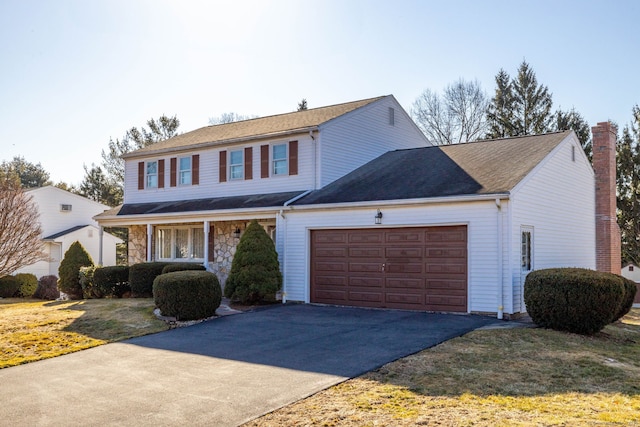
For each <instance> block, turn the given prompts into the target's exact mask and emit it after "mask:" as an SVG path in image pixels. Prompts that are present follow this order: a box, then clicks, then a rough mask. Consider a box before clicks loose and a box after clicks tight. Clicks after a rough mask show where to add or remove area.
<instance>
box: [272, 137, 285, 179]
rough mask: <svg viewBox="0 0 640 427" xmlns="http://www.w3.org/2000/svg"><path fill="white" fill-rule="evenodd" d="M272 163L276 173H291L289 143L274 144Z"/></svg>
mask: <svg viewBox="0 0 640 427" xmlns="http://www.w3.org/2000/svg"><path fill="white" fill-rule="evenodd" d="M272 164H273V174H274V175H287V174H288V173H289V168H288V165H287V144H278V145H274V146H273V151H272Z"/></svg>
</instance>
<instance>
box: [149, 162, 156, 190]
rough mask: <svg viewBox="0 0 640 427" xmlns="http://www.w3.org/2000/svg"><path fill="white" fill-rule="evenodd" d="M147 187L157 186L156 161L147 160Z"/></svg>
mask: <svg viewBox="0 0 640 427" xmlns="http://www.w3.org/2000/svg"><path fill="white" fill-rule="evenodd" d="M146 182H147V188H158V162H147V169H146Z"/></svg>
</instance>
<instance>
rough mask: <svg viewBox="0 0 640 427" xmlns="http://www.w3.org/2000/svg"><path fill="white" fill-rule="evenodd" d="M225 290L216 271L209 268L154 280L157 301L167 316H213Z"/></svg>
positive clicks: (189, 318)
mask: <svg viewBox="0 0 640 427" xmlns="http://www.w3.org/2000/svg"><path fill="white" fill-rule="evenodd" d="M221 299H222V291H221V289H220V282H219V281H218V277H216V275H215V274H213V273H210V272H208V271H195V270H187V271H175V272H173V273H166V274H161V275H159V276H158V277H156V278H155V280H154V281H153V300H154V302H155V304H156V307H158V308H159V309H160V312H161V313H162V315H163V316H172V317H175V318H176V319H177V320H196V319H204V318H207V317H211V316H213V315H214V314H216V309H217V308H218V307H219V306H220V301H221Z"/></svg>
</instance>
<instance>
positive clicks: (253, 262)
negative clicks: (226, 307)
mask: <svg viewBox="0 0 640 427" xmlns="http://www.w3.org/2000/svg"><path fill="white" fill-rule="evenodd" d="M281 286H282V274H281V273H280V264H279V262H278V254H277V253H276V249H275V246H274V244H273V240H271V238H270V237H269V236H268V235H267V233H266V231H264V228H262V226H261V225H260V224H258V221H256V220H255V219H254V220H253V221H251V223H250V224H249V226H248V227H247V229H246V230H245V231H244V234H243V235H242V238H241V239H240V243H238V247H237V248H236V253H235V255H234V257H233V262H232V263H231V272H230V274H229V277H228V278H227V282H226V284H225V288H224V294H225V296H226V297H228V298H231V299H232V300H235V301H240V302H241V303H243V304H252V303H256V302H259V301H261V300H264V299H265V298H274V297H275V293H276V292H277V291H278V290H279V289H280V287H281Z"/></svg>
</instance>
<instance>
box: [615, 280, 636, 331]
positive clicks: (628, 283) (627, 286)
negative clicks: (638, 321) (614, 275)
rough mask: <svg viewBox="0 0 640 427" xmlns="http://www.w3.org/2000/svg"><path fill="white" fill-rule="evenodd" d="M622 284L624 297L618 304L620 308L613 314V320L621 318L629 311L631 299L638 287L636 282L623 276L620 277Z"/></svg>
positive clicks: (633, 297) (634, 296) (631, 305)
mask: <svg viewBox="0 0 640 427" xmlns="http://www.w3.org/2000/svg"><path fill="white" fill-rule="evenodd" d="M621 279H622V282H623V286H624V297H623V299H622V304H620V310H618V312H617V313H616V314H615V316H613V321H614V322H615V321H616V320H620V319H622V318H623V317H624V316H625V315H626V314H627V313H629V311H631V307H633V300H634V299H635V298H636V292H638V287H637V286H636V282H634V281H633V280H629V279H627V278H625V277H621Z"/></svg>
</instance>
